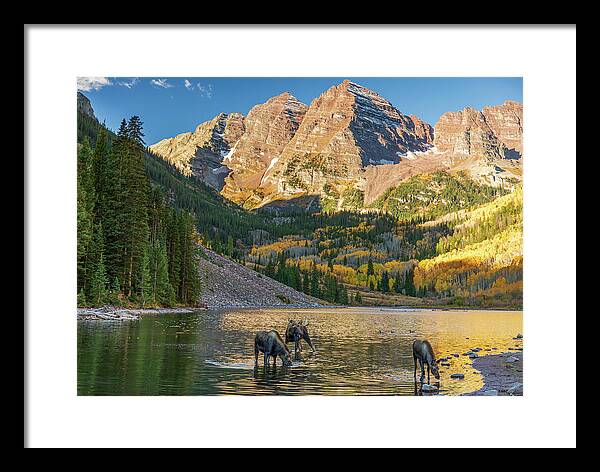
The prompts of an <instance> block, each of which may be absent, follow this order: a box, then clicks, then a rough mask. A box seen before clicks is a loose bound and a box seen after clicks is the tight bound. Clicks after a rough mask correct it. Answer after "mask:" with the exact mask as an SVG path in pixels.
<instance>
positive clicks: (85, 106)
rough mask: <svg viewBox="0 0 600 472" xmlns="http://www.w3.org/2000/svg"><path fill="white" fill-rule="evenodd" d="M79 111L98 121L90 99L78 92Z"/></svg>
mask: <svg viewBox="0 0 600 472" xmlns="http://www.w3.org/2000/svg"><path fill="white" fill-rule="evenodd" d="M77 111H79V112H81V113H83V114H85V115H87V116H88V117H90V118H93V119H94V120H97V119H96V115H95V114H94V109H93V108H92V104H91V103H90V99H89V98H87V97H86V96H85V95H84V94H82V93H81V92H77Z"/></svg>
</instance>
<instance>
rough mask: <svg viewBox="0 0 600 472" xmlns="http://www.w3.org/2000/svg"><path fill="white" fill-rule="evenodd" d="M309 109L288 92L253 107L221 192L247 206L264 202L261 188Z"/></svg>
mask: <svg viewBox="0 0 600 472" xmlns="http://www.w3.org/2000/svg"><path fill="white" fill-rule="evenodd" d="M306 110H307V106H306V105H305V104H304V103H302V102H300V101H299V100H298V99H296V98H295V97H294V96H292V95H291V94H289V93H287V92H286V93H282V94H281V95H278V96H276V97H273V98H271V99H269V100H267V102H265V103H263V104H261V105H257V106H255V107H254V108H252V109H251V110H250V112H249V113H248V116H246V118H245V120H244V123H245V132H244V133H243V134H242V136H241V137H240V139H239V141H237V142H236V143H235V145H234V146H233V148H232V150H231V152H230V153H229V154H228V155H226V156H225V158H224V159H223V164H224V165H226V166H227V168H228V169H229V170H230V171H231V172H230V173H229V175H228V176H227V178H226V179H225V185H224V187H223V189H222V192H221V193H222V194H223V195H224V196H225V197H226V198H228V199H229V200H232V201H234V202H236V203H239V204H242V205H244V204H245V205H246V206H255V205H256V204H259V203H260V202H261V200H262V198H261V196H260V193H258V191H257V189H258V188H259V187H261V186H262V185H263V182H264V181H265V180H266V179H268V177H269V175H270V172H271V170H272V168H273V165H274V164H275V163H276V162H277V160H278V159H279V157H280V156H281V153H282V151H283V149H284V148H285V146H286V145H287V144H288V143H289V142H290V140H291V139H292V138H293V137H294V135H295V134H296V131H297V130H298V127H299V126H300V123H301V122H302V120H303V118H304V115H305V113H306Z"/></svg>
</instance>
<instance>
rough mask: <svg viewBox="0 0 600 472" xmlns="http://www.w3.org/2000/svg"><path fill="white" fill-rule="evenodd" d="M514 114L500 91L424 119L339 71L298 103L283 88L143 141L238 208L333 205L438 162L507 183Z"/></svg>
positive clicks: (513, 154) (515, 142) (514, 178)
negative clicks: (243, 111)
mask: <svg viewBox="0 0 600 472" xmlns="http://www.w3.org/2000/svg"><path fill="white" fill-rule="evenodd" d="M522 123H523V105H522V104H520V103H517V102H514V101H506V102H504V103H503V104H502V105H498V106H486V107H483V109H482V110H481V111H478V110H475V109H473V108H465V109H464V110H462V111H457V112H447V113H444V114H443V115H442V116H441V117H440V119H439V121H438V122H437V123H436V124H435V127H432V126H431V125H429V124H428V123H426V122H424V121H423V120H421V119H419V118H418V117H416V116H414V115H404V114H403V113H401V112H400V111H399V110H398V109H396V108H395V107H394V106H393V105H392V104H391V103H390V102H389V101H387V100H386V99H385V98H383V97H381V96H380V95H379V94H377V93H376V92H374V91H372V90H369V89H367V88H365V87H362V86H360V85H358V84H355V83H353V82H350V81H348V80H345V81H343V82H342V83H341V84H339V85H336V86H333V87H331V88H330V89H329V90H327V91H325V92H324V93H322V94H321V95H320V96H319V97H317V98H316V99H315V100H313V101H312V103H311V104H310V106H308V107H307V106H306V105H304V104H303V103H301V102H300V101H298V100H297V99H296V98H295V97H293V96H292V95H291V94H289V93H287V92H286V93H283V94H281V95H278V96H276V97H273V98H271V99H269V100H267V101H266V102H265V103H263V104H259V105H256V106H255V107H254V108H252V109H251V110H250V112H249V113H248V116H246V117H244V116H242V115H240V114H239V113H230V114H225V113H222V114H220V115H218V116H217V117H215V118H214V119H212V120H210V121H207V122H205V123H202V124H201V125H199V126H198V127H197V128H196V130H195V131H194V132H191V133H183V134H180V135H178V136H175V137H174V138H169V139H165V140H163V141H160V142H159V143H156V144H154V145H153V146H150V150H151V151H152V152H153V153H154V154H156V155H157V156H159V157H161V158H163V159H165V160H166V161H167V162H170V163H172V164H173V165H175V167H176V168H177V169H179V170H180V171H181V172H182V173H183V174H184V175H186V176H193V177H194V178H196V179H197V180H200V181H202V182H204V183H206V184H208V185H210V186H212V187H213V188H215V189H216V190H218V191H220V192H221V194H222V195H223V196H224V197H225V198H227V199H228V200H231V201H233V202H235V203H237V204H239V205H241V206H243V207H244V208H247V209H254V208H259V207H265V206H266V207H268V208H271V209H274V210H276V211H279V210H280V209H281V208H285V207H286V206H289V205H293V206H299V207H301V208H304V209H307V208H314V207H315V205H317V206H319V207H320V208H322V209H324V210H328V211H336V210H342V209H359V208H365V207H368V206H370V205H372V204H373V203H374V202H375V201H376V200H377V199H378V198H380V197H381V196H382V195H383V194H384V193H385V192H386V191H387V190H389V189H390V188H393V187H395V186H396V185H398V184H399V183H401V182H403V181H404V180H406V179H409V178H411V177H413V176H415V175H420V174H426V173H432V172H438V171H446V172H450V173H456V172H461V173H464V174H465V175H468V176H469V177H471V178H472V179H474V180H475V181H476V182H478V183H480V184H482V185H491V186H495V187H512V186H514V185H515V184H516V183H517V182H519V181H520V180H521V174H522V156H523V145H522V140H523V124H522ZM300 197H303V198H300Z"/></svg>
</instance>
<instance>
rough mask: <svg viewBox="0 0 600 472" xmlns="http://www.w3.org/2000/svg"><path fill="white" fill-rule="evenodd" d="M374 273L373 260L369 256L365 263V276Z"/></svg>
mask: <svg viewBox="0 0 600 472" xmlns="http://www.w3.org/2000/svg"><path fill="white" fill-rule="evenodd" d="M373 274H375V269H374V268H373V260H372V259H371V258H370V257H369V263H368V265H367V277H369V276H371V275H373Z"/></svg>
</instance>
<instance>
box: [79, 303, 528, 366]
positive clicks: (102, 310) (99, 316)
mask: <svg viewBox="0 0 600 472" xmlns="http://www.w3.org/2000/svg"><path fill="white" fill-rule="evenodd" d="M342 308H348V309H353V308H354V309H370V310H402V311H419V310H427V311H452V310H461V311H522V310H518V309H510V308H505V307H504V308H489V307H488V308H474V307H452V308H447V307H432V306H428V307H415V306H411V305H395V306H371V305H366V306H353V305H316V304H315V305H307V304H289V305H260V304H257V305H255V306H248V305H208V306H198V307H171V308H125V307H118V306H103V307H98V308H85V307H77V319H78V320H85V321H125V320H138V319H140V317H141V316H142V315H157V314H165V313H193V312H196V311H219V310H223V311H229V310H261V309H264V310H275V309H291V310H302V309H306V310H315V309H324V310H328V309H342ZM486 357H490V356H486ZM482 359H483V357H482Z"/></svg>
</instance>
